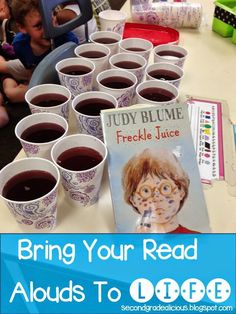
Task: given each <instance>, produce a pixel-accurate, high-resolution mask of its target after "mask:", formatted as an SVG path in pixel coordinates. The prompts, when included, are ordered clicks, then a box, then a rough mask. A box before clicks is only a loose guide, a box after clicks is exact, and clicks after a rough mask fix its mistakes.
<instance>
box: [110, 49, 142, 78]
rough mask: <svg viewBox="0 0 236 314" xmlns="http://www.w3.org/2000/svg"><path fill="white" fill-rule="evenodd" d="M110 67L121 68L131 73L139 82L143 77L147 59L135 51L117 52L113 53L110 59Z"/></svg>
mask: <svg viewBox="0 0 236 314" xmlns="http://www.w3.org/2000/svg"><path fill="white" fill-rule="evenodd" d="M109 62H110V65H111V68H112V69H123V70H127V71H129V72H131V73H133V74H134V75H135V76H136V77H137V80H138V83H141V81H142V80H143V77H144V73H145V69H146V66H147V60H146V59H145V58H144V57H142V56H140V55H137V54H135V53H132V54H131V53H117V54H115V55H113V56H112V57H111V58H110V60H109Z"/></svg>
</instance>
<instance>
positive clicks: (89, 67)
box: [55, 57, 95, 98]
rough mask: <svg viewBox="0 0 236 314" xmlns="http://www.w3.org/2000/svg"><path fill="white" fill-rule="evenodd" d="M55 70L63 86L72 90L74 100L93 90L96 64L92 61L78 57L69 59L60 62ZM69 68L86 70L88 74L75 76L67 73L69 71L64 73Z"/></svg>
mask: <svg viewBox="0 0 236 314" xmlns="http://www.w3.org/2000/svg"><path fill="white" fill-rule="evenodd" d="M55 68H56V71H57V74H58V77H59V80H60V83H61V85H63V86H65V87H67V88H68V89H69V90H70V92H71V95H72V98H74V97H75V96H77V95H79V94H81V93H83V92H87V91H90V90H92V87H93V78H94V71H95V64H94V63H93V62H92V61H90V60H87V59H84V58H83V59H82V58H78V57H74V58H67V59H63V60H61V61H59V62H58V63H57V64H56V67H55ZM68 68H70V69H75V70H76V69H79V70H81V69H83V70H84V69H85V70H86V72H85V73H84V72H82V73H83V74H75V75H74V74H70V73H65V72H67V71H64V69H68Z"/></svg>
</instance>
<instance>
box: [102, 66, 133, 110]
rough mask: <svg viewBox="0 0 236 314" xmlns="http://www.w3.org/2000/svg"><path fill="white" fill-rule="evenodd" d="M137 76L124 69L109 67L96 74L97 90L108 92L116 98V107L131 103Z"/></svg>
mask: <svg viewBox="0 0 236 314" xmlns="http://www.w3.org/2000/svg"><path fill="white" fill-rule="evenodd" d="M137 81H138V80H137V77H136V76H135V75H134V74H133V73H131V72H129V71H126V70H124V69H110V70H106V71H103V72H101V73H100V74H98V76H97V82H98V88H99V91H101V92H105V93H108V94H110V95H112V96H114V97H115V98H116V99H117V102H118V107H128V106H130V105H132V100H133V95H134V92H135V87H136V85H137Z"/></svg>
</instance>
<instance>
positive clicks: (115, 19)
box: [98, 10, 127, 36]
mask: <svg viewBox="0 0 236 314" xmlns="http://www.w3.org/2000/svg"><path fill="white" fill-rule="evenodd" d="M98 16H99V22H100V26H101V31H113V32H116V33H118V34H120V35H121V36H123V32H124V27H125V21H126V19H127V15H126V14H125V13H124V12H121V11H118V10H105V11H101V12H100V13H99V14H98Z"/></svg>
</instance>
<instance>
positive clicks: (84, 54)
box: [74, 43, 111, 90]
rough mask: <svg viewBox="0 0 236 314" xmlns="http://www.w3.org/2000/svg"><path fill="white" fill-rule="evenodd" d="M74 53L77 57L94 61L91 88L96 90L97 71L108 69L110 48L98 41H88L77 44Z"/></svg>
mask: <svg viewBox="0 0 236 314" xmlns="http://www.w3.org/2000/svg"><path fill="white" fill-rule="evenodd" d="M74 53H75V55H76V56H77V57H79V58H85V59H88V60H90V61H92V62H93V63H94V65H95V71H94V77H93V90H97V89H98V87H97V81H96V78H97V75H98V73H100V72H102V71H104V70H106V69H108V66H109V57H110V55H111V50H110V49H109V48H108V47H106V46H104V45H101V44H98V43H88V44H83V45H79V46H77V47H76V48H75V50H74Z"/></svg>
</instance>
